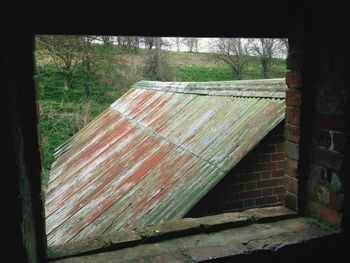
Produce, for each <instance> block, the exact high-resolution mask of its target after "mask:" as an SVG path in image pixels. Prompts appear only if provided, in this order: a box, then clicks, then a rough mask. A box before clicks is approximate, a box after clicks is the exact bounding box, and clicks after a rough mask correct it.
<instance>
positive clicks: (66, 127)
mask: <svg viewBox="0 0 350 263" xmlns="http://www.w3.org/2000/svg"><path fill="white" fill-rule="evenodd" d="M95 52H96V57H103V56H102V55H101V54H102V53H103V52H106V50H105V49H104V48H103V46H97V47H96V48H95ZM108 52H109V53H108V55H109V56H111V57H113V58H115V60H117V57H120V56H122V57H123V58H124V60H122V61H128V59H126V60H125V58H131V57H132V58H133V59H136V60H137V61H142V56H143V55H144V54H145V51H143V50H139V51H137V52H130V51H125V50H119V49H116V48H114V49H111V50H108ZM168 55H169V62H170V65H171V66H172V67H173V68H174V71H175V75H176V77H175V80H176V81H220V80H233V79H234V77H233V74H232V72H231V69H230V68H229V67H227V66H225V65H224V64H222V63H217V62H214V61H212V60H211V59H210V55H209V54H206V53H189V52H168ZM41 59H42V60H41V61H38V63H37V74H36V76H35V80H36V85H37V99H38V105H39V113H40V134H41V151H42V158H43V172H42V185H43V187H44V188H45V187H46V185H47V180H48V175H49V171H50V168H51V165H52V163H53V162H54V157H53V152H54V150H55V149H56V148H57V147H58V146H60V145H61V144H62V143H64V142H65V141H66V140H67V139H68V138H69V137H71V136H72V135H74V134H75V133H76V132H77V131H79V130H80V129H81V128H83V127H84V126H85V125H86V124H87V123H88V122H89V121H91V120H92V119H93V118H94V117H96V116H97V115H98V114H99V113H101V112H102V111H103V110H104V109H106V108H107V107H108V106H109V105H110V104H111V103H112V102H114V101H115V100H117V99H118V98H119V97H120V96H121V95H122V94H123V93H124V92H125V91H127V90H128V88H129V87H130V80H129V82H128V81H126V80H125V79H123V77H122V76H121V75H119V74H117V72H116V67H117V66H118V68H119V69H120V68H124V71H125V72H127V71H128V65H117V64H113V65H109V64H106V63H105V62H104V60H103V59H101V60H99V61H97V62H96V64H97V65H96V68H97V70H98V72H99V74H97V75H96V76H95V78H94V82H93V83H92V84H93V85H92V87H91V92H90V95H89V96H87V95H86V94H85V90H84V86H83V75H82V72H81V71H80V69H79V68H76V69H75V70H74V72H73V77H74V83H73V87H72V88H70V89H67V88H65V85H64V77H63V75H62V72H61V71H60V70H58V69H57V68H56V67H54V66H53V65H51V64H50V63H49V62H47V61H50V60H49V59H48V58H45V57H44V58H41ZM261 75H262V73H261V68H260V64H259V61H258V60H257V59H256V58H251V61H250V66H249V68H248V72H247V77H246V78H247V79H256V78H261ZM284 75H285V61H284V60H280V59H276V60H275V61H274V64H273V67H272V77H273V78H277V77H284ZM141 78H142V77H141Z"/></svg>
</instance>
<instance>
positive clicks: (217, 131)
mask: <svg viewBox="0 0 350 263" xmlns="http://www.w3.org/2000/svg"><path fill="white" fill-rule="evenodd" d="M283 81H284V80H282V79H279V80H259V81H237V82H234V81H231V82H210V83H189V82H186V83H176V82H175V83H170V82H168V83H163V82H152V81H147V82H146V81H141V82H138V83H136V84H135V85H134V87H133V88H131V89H130V90H129V91H128V92H127V93H126V94H124V95H123V96H122V97H121V98H120V99H118V100H117V101H116V102H114V103H113V104H112V105H111V107H109V108H108V109H106V110H105V111H104V112H103V113H101V114H100V115H99V116H98V117H97V118H95V119H94V120H93V121H92V122H91V123H89V124H88V125H87V126H86V127H84V128H83V129H82V130H80V131H79V132H78V133H77V134H75V135H74V136H73V137H72V138H70V139H69V140H68V141H67V142H66V143H64V144H63V145H62V146H60V147H59V148H58V149H57V150H56V152H55V156H56V158H57V159H56V161H55V162H54V163H53V165H52V170H51V172H50V178H49V185H48V190H47V193H46V199H45V207H46V210H45V212H46V230H47V238H48V244H49V245H55V244H61V243H67V242H70V241H73V240H80V239H83V238H85V237H88V236H90V235H95V234H108V233H110V232H111V231H118V230H124V229H129V228H134V227H137V226H142V225H147V224H152V223H157V222H160V221H162V220H169V219H174V218H181V217H183V216H184V215H185V214H186V213H187V212H188V211H189V210H190V209H191V208H192V207H193V206H194V205H195V204H196V203H197V202H198V201H199V200H200V199H201V198H202V197H203V196H204V195H205V194H206V193H207V192H208V191H209V190H210V189H211V188H213V187H214V186H215V185H216V184H217V183H218V182H219V181H220V180H221V179H222V178H223V177H224V176H225V174H226V173H227V172H228V171H229V170H230V169H231V168H232V167H233V166H234V165H236V164H237V163H238V162H239V161H240V160H241V159H242V158H243V157H244V156H245V155H246V154H247V153H248V152H249V151H250V150H251V149H252V148H253V147H254V146H255V145H256V144H257V143H258V142H259V141H260V140H261V139H262V138H263V137H264V136H265V135H266V134H267V133H268V132H269V131H270V130H271V129H273V128H274V127H275V126H276V125H277V124H278V123H279V122H280V121H281V120H282V119H283V118H284V110H285V106H284V95H283V89H282V88H283V87H284V82H283ZM254 85H255V86H254Z"/></svg>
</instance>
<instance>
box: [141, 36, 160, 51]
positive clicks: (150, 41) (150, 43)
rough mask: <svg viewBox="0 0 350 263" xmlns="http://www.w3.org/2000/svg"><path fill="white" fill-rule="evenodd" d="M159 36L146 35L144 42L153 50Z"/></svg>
mask: <svg viewBox="0 0 350 263" xmlns="http://www.w3.org/2000/svg"><path fill="white" fill-rule="evenodd" d="M156 41H157V38H156V37H144V39H143V42H144V44H145V46H146V47H147V48H148V49H149V50H151V49H152V48H153V47H154V46H155V44H156Z"/></svg>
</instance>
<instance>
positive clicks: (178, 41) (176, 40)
mask: <svg viewBox="0 0 350 263" xmlns="http://www.w3.org/2000/svg"><path fill="white" fill-rule="evenodd" d="M175 44H176V51H177V52H179V51H180V38H179V37H177V38H175Z"/></svg>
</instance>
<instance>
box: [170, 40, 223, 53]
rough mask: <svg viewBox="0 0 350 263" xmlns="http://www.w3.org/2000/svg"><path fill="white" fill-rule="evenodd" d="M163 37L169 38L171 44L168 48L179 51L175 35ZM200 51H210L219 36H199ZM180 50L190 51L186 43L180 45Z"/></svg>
mask: <svg viewBox="0 0 350 263" xmlns="http://www.w3.org/2000/svg"><path fill="white" fill-rule="evenodd" d="M163 39H165V40H167V41H168V42H169V43H170V44H171V45H170V47H169V48H168V50H171V51H177V47H176V38H175V37H164V38H163ZM198 39H199V42H198V52H206V53H208V52H210V44H211V43H212V42H213V41H215V40H216V39H217V38H198ZM180 51H188V47H187V46H186V45H184V44H181V45H180Z"/></svg>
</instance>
